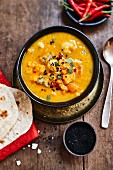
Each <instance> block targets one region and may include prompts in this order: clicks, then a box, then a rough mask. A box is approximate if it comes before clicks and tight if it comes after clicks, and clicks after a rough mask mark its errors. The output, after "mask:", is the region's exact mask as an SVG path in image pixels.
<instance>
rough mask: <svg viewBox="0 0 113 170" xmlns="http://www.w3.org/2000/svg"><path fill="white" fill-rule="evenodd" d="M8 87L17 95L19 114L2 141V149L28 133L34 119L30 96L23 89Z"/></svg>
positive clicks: (0, 145)
mask: <svg viewBox="0 0 113 170" xmlns="http://www.w3.org/2000/svg"><path fill="white" fill-rule="evenodd" d="M8 88H9V89H10V91H12V92H13V95H14V97H15V100H16V103H17V106H18V111H19V116H18V118H17V121H16V124H15V125H14V126H13V127H12V128H11V129H10V131H9V132H8V134H7V135H6V136H5V137H4V138H3V139H2V141H1V142H0V149H2V148H3V147H5V146H7V145H8V144H10V143H11V142H13V141H14V140H16V139H17V138H19V137H20V136H21V135H23V134H24V133H26V132H27V131H28V130H29V129H30V127H31V125H32V121H33V116H32V104H31V101H30V99H29V97H28V96H27V95H26V94H25V93H24V92H22V91H21V90H18V89H14V88H10V87H8Z"/></svg>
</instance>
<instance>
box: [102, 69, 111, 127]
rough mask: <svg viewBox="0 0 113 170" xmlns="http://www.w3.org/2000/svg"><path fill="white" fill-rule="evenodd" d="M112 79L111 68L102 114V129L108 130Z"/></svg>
mask: <svg viewBox="0 0 113 170" xmlns="http://www.w3.org/2000/svg"><path fill="white" fill-rule="evenodd" d="M112 77H113V68H112V67H111V75H110V81H109V86H108V91H107V95H106V99H105V103H104V108H103V113H102V127H103V128H108V124H109V118H110V111H111V100H112V79H113V78H112Z"/></svg>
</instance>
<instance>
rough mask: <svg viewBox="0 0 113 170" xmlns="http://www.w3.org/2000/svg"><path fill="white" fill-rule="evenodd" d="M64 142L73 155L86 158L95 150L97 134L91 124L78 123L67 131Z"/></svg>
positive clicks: (73, 124)
mask: <svg viewBox="0 0 113 170" xmlns="http://www.w3.org/2000/svg"><path fill="white" fill-rule="evenodd" d="M63 142H64V145H65V147H66V149H67V150H68V151H69V152H70V153H71V154H72V155H75V156H86V155H88V154H89V153H91V151H92V150H93V149H94V146H95V144H96V133H95V130H94V129H93V127H92V126H91V125H90V124H89V123H87V122H83V121H78V122H75V123H72V124H71V125H70V126H69V127H68V128H67V129H66V130H65V132H64V135H63Z"/></svg>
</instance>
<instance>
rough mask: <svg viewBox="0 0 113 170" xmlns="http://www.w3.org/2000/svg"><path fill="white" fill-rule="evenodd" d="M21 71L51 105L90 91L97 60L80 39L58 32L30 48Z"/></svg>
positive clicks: (34, 91)
mask: <svg viewBox="0 0 113 170" xmlns="http://www.w3.org/2000/svg"><path fill="white" fill-rule="evenodd" d="M21 72H22V78H23V80H24V82H25V84H26V85H27V87H28V88H29V90H30V91H31V92H32V93H33V94H34V95H35V96H37V97H38V98H40V99H43V100H47V101H50V102H64V101H68V100H71V99H73V98H75V97H78V96H79V95H81V94H82V93H83V92H84V91H85V90H86V88H87V87H88V85H89V83H90V81H91V79H92V75H93V59H92V55H91V53H90V51H89V49H88V47H87V46H86V45H85V44H84V42H82V41H81V40H80V39H79V38H77V37H76V36H74V35H72V34H69V33H65V32H55V33H51V34H48V35H45V36H43V37H41V38H40V39H38V40H37V41H35V42H34V43H33V44H32V45H31V46H30V47H29V49H28V50H27V52H26V53H25V55H24V58H23V61H22V67H21Z"/></svg>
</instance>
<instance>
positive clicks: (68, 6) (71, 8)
mask: <svg viewBox="0 0 113 170" xmlns="http://www.w3.org/2000/svg"><path fill="white" fill-rule="evenodd" d="M61 3H62V5H63V6H64V7H65V8H67V9H69V10H70V11H72V12H73V11H74V9H72V8H70V7H69V6H67V5H66V4H65V3H63V2H61Z"/></svg>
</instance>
